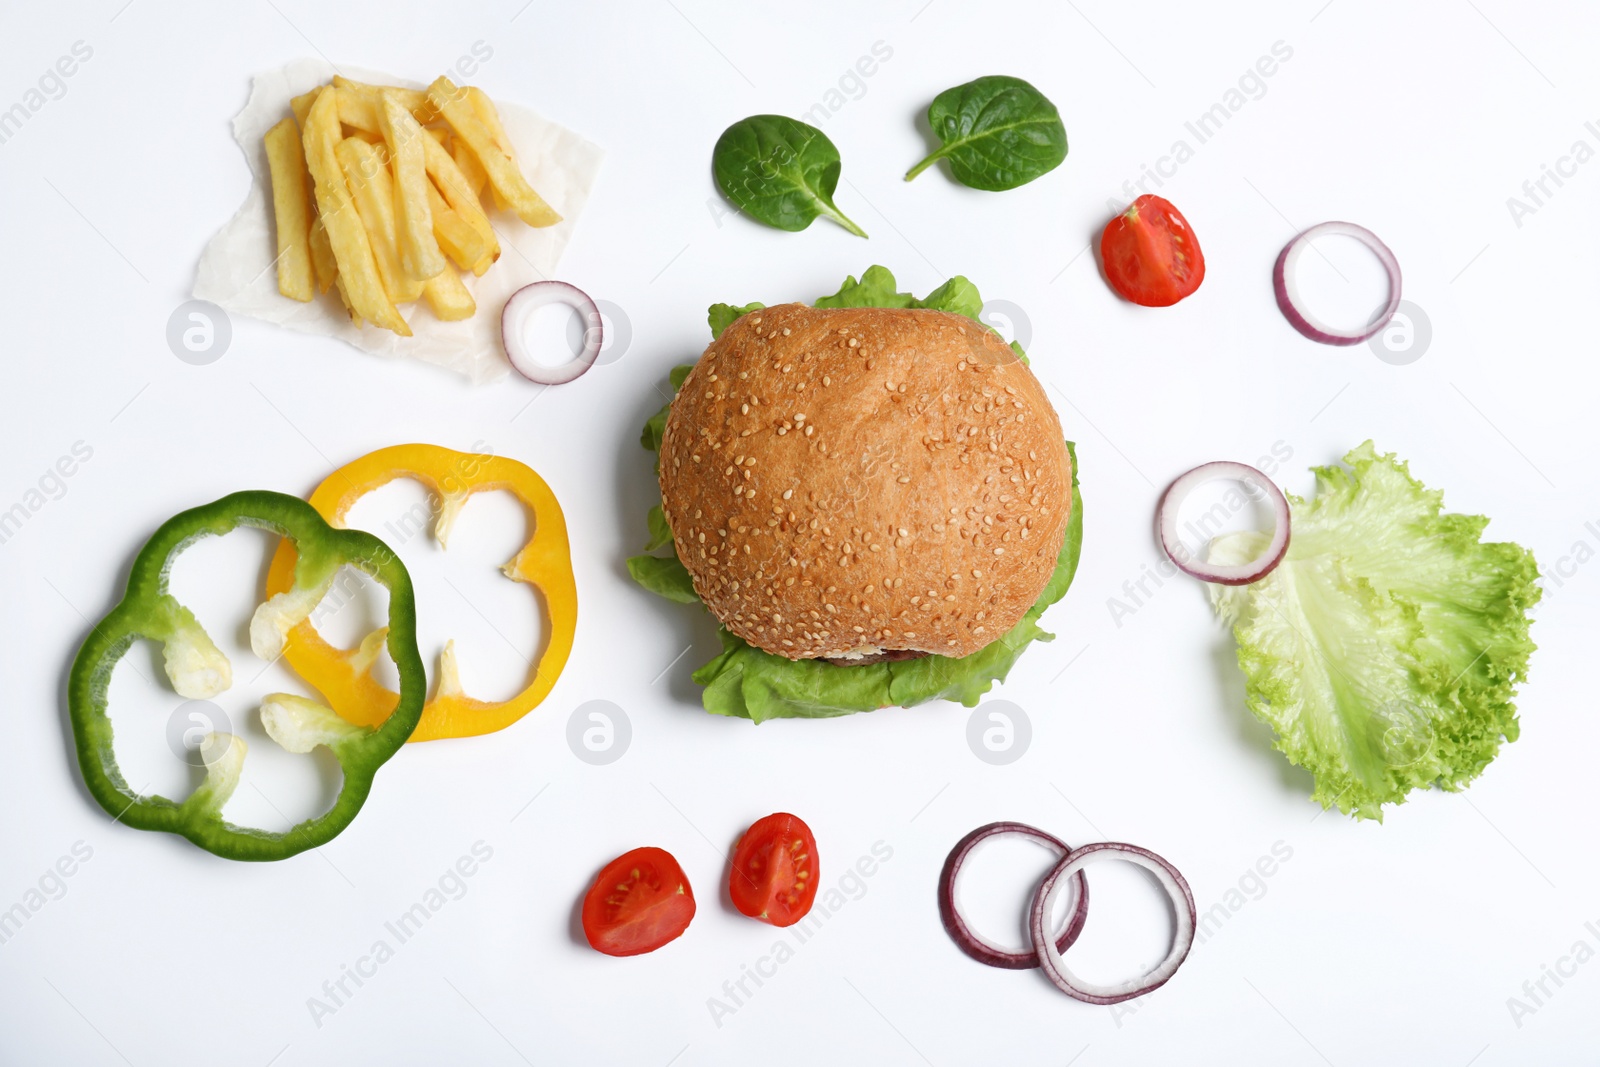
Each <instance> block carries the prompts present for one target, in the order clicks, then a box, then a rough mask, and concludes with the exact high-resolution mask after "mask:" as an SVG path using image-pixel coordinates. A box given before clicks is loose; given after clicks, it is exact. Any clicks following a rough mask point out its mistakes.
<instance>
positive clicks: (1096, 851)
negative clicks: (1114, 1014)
mask: <svg viewBox="0 0 1600 1067" xmlns="http://www.w3.org/2000/svg"><path fill="white" fill-rule="evenodd" d="M1111 857H1114V858H1118V859H1123V860H1126V861H1127V862H1129V863H1134V864H1137V865H1139V866H1140V867H1143V868H1144V869H1145V870H1147V871H1149V872H1150V873H1151V874H1153V875H1155V876H1156V881H1158V882H1160V883H1161V888H1163V889H1165V890H1166V891H1167V896H1168V897H1170V898H1171V899H1172V911H1173V914H1174V915H1175V916H1176V917H1177V929H1176V931H1175V932H1174V933H1173V936H1172V948H1171V950H1170V951H1168V953H1167V957H1166V959H1164V960H1162V961H1161V962H1160V963H1158V964H1156V966H1155V968H1154V969H1152V970H1151V971H1150V972H1149V973H1147V974H1144V975H1141V976H1139V977H1138V978H1130V979H1127V980H1126V981H1122V982H1116V983H1113V984H1111V985H1102V984H1098V983H1094V982H1085V981H1084V980H1083V979H1081V978H1079V977H1078V976H1077V975H1075V974H1073V973H1072V971H1070V970H1069V969H1068V968H1067V965H1066V962H1065V961H1064V960H1062V958H1061V953H1060V952H1059V951H1058V950H1057V949H1056V946H1055V945H1054V944H1052V943H1051V942H1050V939H1049V938H1047V937H1045V936H1044V927H1045V923H1046V922H1048V921H1049V919H1050V909H1051V906H1052V905H1053V904H1054V903H1055V898H1056V894H1057V893H1058V892H1059V891H1060V887H1061V879H1062V878H1064V877H1066V876H1067V875H1072V874H1079V875H1081V874H1082V873H1083V868H1084V866H1085V865H1087V864H1089V863H1090V862H1093V861H1097V860H1102V859H1106V858H1111ZM1028 920H1029V928H1030V929H1031V930H1032V931H1033V945H1034V951H1035V952H1036V953H1037V955H1038V957H1039V966H1040V968H1041V969H1043V971H1044V973H1045V975H1046V977H1048V978H1049V979H1050V981H1051V982H1053V983H1055V986H1056V988H1058V989H1060V990H1061V991H1062V992H1063V993H1065V994H1067V996H1069V997H1074V998H1076V999H1078V1000H1082V1001H1085V1002H1087V1003H1089V1004H1120V1003H1122V1002H1123V1001H1124V1000H1132V999H1133V998H1134V997H1142V996H1144V995H1145V994H1146V993H1148V992H1150V991H1151V990H1153V989H1158V988H1160V987H1161V986H1163V985H1165V984H1166V983H1167V980H1168V979H1170V978H1171V977H1172V976H1173V975H1174V974H1176V973H1177V971H1178V968H1179V967H1180V966H1182V964H1183V961H1184V959H1185V958H1186V957H1187V956H1188V955H1189V949H1190V948H1191V947H1192V946H1193V945H1194V930H1195V915H1194V894H1193V893H1191V892H1190V891H1189V883H1188V882H1186V881H1184V879H1183V875H1181V874H1179V873H1178V869H1177V868H1176V867H1174V866H1173V865H1172V864H1170V863H1168V862H1167V861H1166V860H1164V859H1162V858H1161V857H1160V856H1158V855H1156V854H1155V853H1154V852H1151V851H1150V850H1149V849H1144V848H1139V847H1138V846H1137V845H1124V844H1121V843H1118V842H1115V841H1103V842H1101V843H1100V844H1097V845H1084V846H1082V847H1081V848H1075V849H1073V850H1072V851H1071V852H1069V853H1067V855H1066V856H1064V857H1063V858H1062V860H1061V862H1060V863H1058V864H1056V865H1055V868H1054V869H1053V870H1051V872H1050V873H1049V874H1047V875H1045V878H1044V881H1042V882H1040V883H1039V889H1038V892H1036V893H1034V895H1033V909H1032V911H1031V912H1030V913H1029V916H1028Z"/></svg>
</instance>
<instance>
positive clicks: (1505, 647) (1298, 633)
mask: <svg viewBox="0 0 1600 1067" xmlns="http://www.w3.org/2000/svg"><path fill="white" fill-rule="evenodd" d="M1345 463H1346V464H1347V467H1322V468H1316V469H1315V474H1316V477H1317V495H1316V496H1315V497H1314V498H1313V499H1312V500H1310V501H1306V500H1301V499H1300V498H1298V497H1293V496H1291V497H1290V498H1289V503H1290V507H1291V509H1292V511H1293V532H1294V536H1293V539H1292V541H1291V542H1290V545H1289V552H1288V555H1287V556H1286V557H1285V558H1284V561H1283V563H1282V564H1280V565H1279V566H1278V568H1277V569H1276V570H1275V571H1273V572H1272V574H1270V575H1268V576H1267V577H1266V578H1264V579H1262V580H1261V581H1259V582H1256V583H1254V584H1252V585H1246V586H1233V587H1229V586H1220V585H1213V586H1210V587H1209V588H1210V590H1211V597H1212V602H1213V604H1214V606H1215V607H1216V609H1217V613H1218V614H1219V615H1220V616H1222V618H1223V619H1224V620H1225V621H1227V622H1229V623H1231V624H1232V625H1233V631H1234V636H1235V638H1236V640H1237V641H1238V645H1239V667H1240V669H1241V670H1243V671H1244V675H1245V680H1246V701H1247V702H1248V704H1249V707H1250V710H1251V711H1252V712H1253V713H1254V714H1255V715H1256V717H1257V718H1259V719H1261V720H1262V721H1263V722H1265V723H1267V724H1268V725H1269V726H1271V727H1272V728H1273V731H1274V732H1275V733H1276V735H1277V741H1276V747H1277V748H1278V750H1279V751H1281V752H1282V753H1283V754H1284V755H1286V756H1288V757H1289V759H1290V761H1291V762H1293V763H1296V764H1299V765H1300V766H1302V767H1305V768H1306V769H1307V770H1309V771H1311V773H1312V775H1313V776H1314V777H1315V779H1316V787H1315V791H1314V792H1313V794H1312V799H1314V800H1316V801H1318V802H1319V803H1321V804H1322V805H1323V807H1324V808H1331V807H1337V808H1338V809H1339V810H1340V811H1341V812H1344V813H1345V814H1353V815H1356V816H1358V817H1361V818H1371V819H1380V820H1381V819H1382V817H1383V805H1385V804H1400V803H1404V801H1405V799H1406V796H1407V794H1409V793H1410V792H1411V791H1412V790H1413V789H1420V788H1424V787H1428V786H1434V785H1437V786H1439V787H1440V788H1443V789H1447V790H1459V789H1461V788H1463V787H1465V786H1466V785H1467V783H1469V782H1470V781H1472V779H1474V778H1476V777H1477V776H1478V775H1479V774H1480V773H1482V771H1483V769H1484V768H1485V767H1486V766H1488V764H1489V762H1490V761H1491V760H1493V759H1494V757H1495V756H1496V754H1497V753H1498V752H1499V748H1500V743H1501V741H1502V740H1505V741H1515V740H1516V739H1517V735H1518V723H1517V715H1516V706H1515V704H1513V703H1512V698H1513V696H1514V695H1515V687H1516V684H1517V683H1519V682H1521V681H1523V680H1524V678H1525V677H1526V675H1527V667H1528V656H1529V654H1530V653H1531V652H1532V651H1533V650H1534V644H1533V642H1532V641H1531V640H1529V637H1528V629H1529V618H1528V609H1529V608H1531V607H1532V606H1533V605H1534V604H1535V603H1536V602H1537V601H1538V599H1539V595H1540V590H1539V588H1538V586H1537V584H1536V582H1535V580H1536V579H1537V577H1538V569H1537V567H1536V565H1535V563H1534V559H1533V554H1532V553H1531V552H1529V551H1528V550H1526V549H1524V548H1522V547H1520V546H1518V545H1515V544H1508V543H1493V542H1487V543H1486V542H1484V541H1483V540H1482V535H1483V531H1484V528H1485V527H1486V526H1487V525H1488V519H1486V518H1484V517H1482V516H1475V515H1451V514H1444V513H1443V494H1442V493H1440V492H1438V491H1435V490H1430V489H1427V488H1426V487H1424V486H1423V485H1422V484H1421V483H1420V482H1418V481H1417V480H1416V479H1414V478H1412V477H1411V473H1410V471H1409V469H1408V468H1407V466H1406V464H1404V463H1402V462H1400V461H1399V460H1397V459H1396V458H1395V456H1394V455H1392V454H1387V455H1386V454H1380V453H1378V452H1377V450H1376V449H1375V448H1374V447H1373V444H1372V442H1371V441H1368V442H1366V443H1365V444H1362V445H1361V446H1360V447H1358V448H1356V449H1354V450H1353V451H1352V452H1350V453H1349V454H1348V455H1347V456H1345ZM1265 540H1266V537H1265V535H1263V534H1259V533H1241V534H1228V535H1226V536H1223V537H1219V538H1217V539H1216V540H1215V541H1213V542H1212V543H1211V546H1210V549H1209V552H1208V559H1209V560H1210V561H1212V562H1215V563H1224V564H1230V563H1245V562H1248V561H1249V560H1251V559H1254V558H1255V557H1256V556H1257V554H1258V553H1259V552H1260V550H1261V548H1262V547H1263V545H1264V543H1265Z"/></svg>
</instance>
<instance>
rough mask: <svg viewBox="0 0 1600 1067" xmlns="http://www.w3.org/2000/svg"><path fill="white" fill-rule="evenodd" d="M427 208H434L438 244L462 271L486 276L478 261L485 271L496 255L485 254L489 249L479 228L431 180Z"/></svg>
mask: <svg viewBox="0 0 1600 1067" xmlns="http://www.w3.org/2000/svg"><path fill="white" fill-rule="evenodd" d="M428 207H429V208H430V209H431V210H432V211H433V235H434V236H435V237H437V238H438V239H439V247H440V248H441V249H443V250H444V254H445V255H447V256H449V257H450V259H451V260H452V261H453V262H454V263H455V265H456V266H458V267H460V268H461V269H462V270H470V271H472V272H473V273H474V274H476V275H477V276H478V277H480V278H481V277H483V271H481V270H477V269H476V268H477V266H478V264H479V263H482V264H483V265H484V270H488V269H489V266H490V265H491V264H492V263H494V257H493V256H490V255H488V254H486V253H487V249H485V247H484V244H483V238H482V237H481V236H479V234H478V231H477V230H475V229H473V228H472V227H471V225H469V224H468V223H467V221H466V220H465V219H463V218H462V217H461V216H460V215H458V214H456V213H455V211H454V210H453V209H452V208H451V207H450V205H449V204H447V203H445V200H444V197H442V196H440V195H439V190H438V189H436V188H434V185H433V182H431V181H430V182H429V183H428Z"/></svg>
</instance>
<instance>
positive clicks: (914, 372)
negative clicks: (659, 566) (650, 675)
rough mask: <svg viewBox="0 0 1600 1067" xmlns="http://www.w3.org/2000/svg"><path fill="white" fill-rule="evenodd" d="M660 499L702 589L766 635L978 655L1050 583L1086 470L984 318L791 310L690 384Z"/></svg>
mask: <svg viewBox="0 0 1600 1067" xmlns="http://www.w3.org/2000/svg"><path fill="white" fill-rule="evenodd" d="M661 500H662V506H663V508H664V510H665V512H666V517H667V523H668V525H669V526H670V527H671V529H672V535H673V541H674V543H675V545H676V547H677V551H678V558H679V559H681V560H682V561H683V563H684V566H686V567H687V568H688V570H689V573H690V575H691V576H692V577H693V579H694V587H695V591H696V592H697V593H699V595H700V599H701V600H703V601H705V603H706V606H707V607H709V608H710V609H711V612H712V614H714V615H715V616H716V617H717V618H718V619H719V620H720V621H721V622H722V623H723V625H725V626H727V628H728V629H729V630H731V631H732V632H733V633H735V634H737V635H738V636H739V637H741V638H743V639H744V640H745V641H748V642H749V643H750V644H752V645H755V646H756V647H757V648H761V649H765V650H766V651H768V652H772V653H775V654H777V655H780V656H784V657H787V658H789V659H814V658H828V659H843V660H853V659H858V658H865V657H870V656H876V655H878V654H879V653H881V652H884V651H889V650H901V649H906V650H916V651H921V652H930V653H937V654H939V655H943V656H965V655H969V654H970V653H973V652H976V651H978V650H979V649H980V648H983V647H984V646H985V645H987V644H989V643H990V642H992V641H994V640H995V639H997V638H999V637H1000V636H1001V635H1003V634H1004V633H1006V631H1008V630H1010V629H1011V627H1013V626H1014V625H1016V623H1017V622H1018V621H1019V620H1020V619H1021V618H1022V616H1023V614H1024V613H1025V612H1027V610H1028V609H1029V608H1030V607H1032V606H1033V604H1034V602H1035V601H1036V600H1038V598H1039V595H1040V593H1041V592H1043V590H1044V587H1045V584H1046V583H1047V582H1048V581H1049V579H1050V575H1051V573H1052V572H1053V571H1054V569H1055V565H1056V557H1057V556H1058V555H1059V553H1060V551H1061V539H1062V536H1063V534H1064V532H1065V530H1066V526H1067V518H1068V513H1069V511H1070V509H1071V505H1072V468H1071V460H1070V458H1069V457H1068V454H1067V448H1066V444H1065V443H1064V442H1063V440H1062V435H1061V424H1060V422H1059V421H1058V420H1057V418H1056V413H1055V411H1054V409H1053V408H1051V406H1050V402H1049V400H1048V399H1047V398H1046V396H1045V393H1044V389H1043V388H1042V387H1041V386H1040V384H1039V381H1038V379H1037V378H1035V377H1034V376H1033V374H1032V372H1031V371H1029V370H1028V368H1027V367H1026V366H1025V365H1024V364H1023V363H1022V362H1021V361H1020V360H1018V359H1017V357H1016V355H1015V353H1013V352H1012V351H1011V349H1010V348H1008V347H1007V346H1006V344H1005V343H1004V342H1003V341H1001V340H1000V338H999V337H998V336H997V335H996V334H995V333H994V332H993V331H991V330H988V329H986V328H985V327H984V326H982V325H981V324H979V323H976V322H973V321H972V320H971V319H968V318H965V317H963V316H960V315H952V314H949V313H947V312H943V311H924V310H909V309H891V308H839V309H822V308H813V307H809V306H807V305H804V304H784V305H781V306H779V307H771V308H763V309H761V310H759V311H754V312H751V313H750V314H748V315H745V316H744V317H743V318H741V319H739V320H738V321H736V322H735V323H733V324H732V325H731V326H729V327H728V328H727V329H726V330H725V331H724V332H723V334H722V336H721V337H720V338H718V339H717V340H716V341H715V342H713V343H712V345H711V347H709V348H707V349H706V352H705V355H704V356H702V357H701V359H700V362H699V363H697V364H696V365H695V367H694V370H693V371H692V372H691V373H690V375H689V377H688V379H687V380H686V381H685V382H684V383H683V387H682V388H681V389H680V390H679V391H678V395H677V398H676V399H675V400H674V401H673V403H672V410H671V413H670V414H669V415H668V417H667V426H666V432H665V434H664V436H663V438H662V444H661Z"/></svg>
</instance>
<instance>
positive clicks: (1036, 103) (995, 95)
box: [906, 74, 1067, 192]
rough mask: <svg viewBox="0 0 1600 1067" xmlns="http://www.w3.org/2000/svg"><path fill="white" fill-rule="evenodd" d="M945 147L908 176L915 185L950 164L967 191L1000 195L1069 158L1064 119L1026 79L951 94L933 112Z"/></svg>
mask: <svg viewBox="0 0 1600 1067" xmlns="http://www.w3.org/2000/svg"><path fill="white" fill-rule="evenodd" d="M928 125H929V126H931V127H933V132H934V135H935V136H937V137H938V138H939V141H940V142H941V143H940V145H939V147H938V148H937V149H935V150H934V151H933V152H932V153H930V154H929V155H928V157H927V158H926V159H924V160H923V161H922V162H921V163H918V164H917V165H916V166H914V167H912V168H911V169H910V170H908V171H906V181H910V180H911V179H912V178H915V177H916V176H917V175H919V174H921V173H922V172H923V171H925V170H927V169H928V168H929V167H931V166H932V165H933V164H934V163H935V162H936V161H938V160H941V159H944V160H948V161H949V163H950V173H951V174H953V175H954V176H955V179H956V181H958V182H960V183H961V184H962V185H969V186H971V187H972V188H974V189H987V190H990V191H994V192H998V191H1000V190H1002V189H1015V188H1016V187H1017V186H1019V185H1026V184H1027V183H1028V182H1031V181H1033V180H1034V179H1035V178H1038V177H1041V176H1042V175H1045V174H1048V173H1049V172H1050V171H1052V170H1055V169H1056V168H1057V167H1059V166H1060V165H1061V161H1062V160H1064V159H1066V158H1067V130H1066V127H1065V126H1063V125H1062V124H1061V113H1060V112H1058V111H1057V110H1056V106H1055V105H1054V104H1052V103H1051V102H1050V101H1049V100H1048V99H1047V98H1046V97H1045V95H1044V94H1043V93H1041V92H1040V91H1039V90H1037V89H1035V88H1034V87H1033V86H1031V85H1029V84H1028V83H1027V82H1025V81H1023V80H1022V79H1021V78H1009V77H1006V76H1005V75H999V74H997V75H990V76H989V77H986V78H979V79H977V80H976V81H970V82H967V83H966V84H965V85H958V86H956V87H955V88H954V89H946V90H945V91H944V92H942V93H940V94H939V95H938V96H936V97H934V98H933V103H932V104H931V105H929V107H928Z"/></svg>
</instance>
